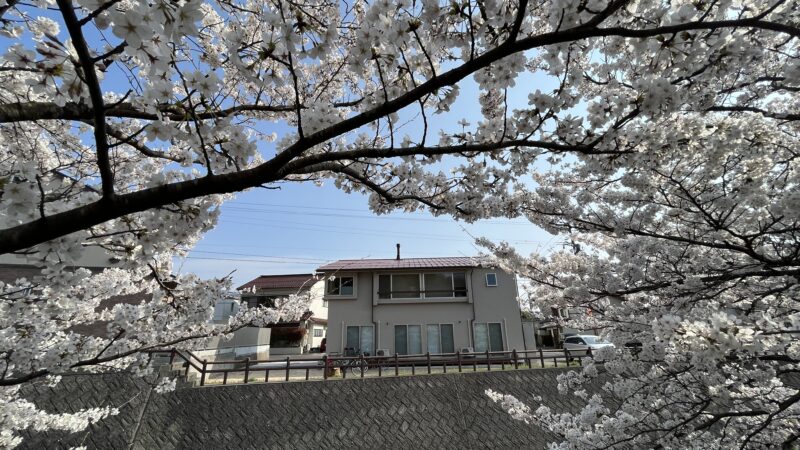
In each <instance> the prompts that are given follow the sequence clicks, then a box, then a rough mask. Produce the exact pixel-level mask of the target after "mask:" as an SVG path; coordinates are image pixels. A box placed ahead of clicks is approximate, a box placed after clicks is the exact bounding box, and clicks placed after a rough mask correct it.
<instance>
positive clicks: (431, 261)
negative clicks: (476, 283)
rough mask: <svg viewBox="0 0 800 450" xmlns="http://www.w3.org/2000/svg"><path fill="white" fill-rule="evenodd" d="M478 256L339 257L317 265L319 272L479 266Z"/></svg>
mask: <svg viewBox="0 0 800 450" xmlns="http://www.w3.org/2000/svg"><path fill="white" fill-rule="evenodd" d="M480 265H481V264H480V259H479V258H471V257H468V256H451V257H444V258H401V259H340V260H339V261H334V262H332V263H329V264H325V265H324V266H321V267H319V268H318V269H317V270H318V271H319V272H332V271H337V270H392V269H450V268H466V267H480Z"/></svg>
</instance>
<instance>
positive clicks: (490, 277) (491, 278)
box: [486, 273, 497, 287]
mask: <svg viewBox="0 0 800 450" xmlns="http://www.w3.org/2000/svg"><path fill="white" fill-rule="evenodd" d="M486 285H487V286H489V287H494V286H497V274H496V273H487V274H486Z"/></svg>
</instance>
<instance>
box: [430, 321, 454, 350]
mask: <svg viewBox="0 0 800 450" xmlns="http://www.w3.org/2000/svg"><path fill="white" fill-rule="evenodd" d="M430 325H436V326H437V327H439V353H440V354H444V352H443V351H442V348H443V347H444V346H443V345H442V325H450V327H451V328H452V330H453V352H454V353H455V351H456V348H457V347H456V324H455V323H452V322H441V323H429V324H426V325H425V347H426V349H427V347H428V345H427V344H428V340H429V337H428V326H430Z"/></svg>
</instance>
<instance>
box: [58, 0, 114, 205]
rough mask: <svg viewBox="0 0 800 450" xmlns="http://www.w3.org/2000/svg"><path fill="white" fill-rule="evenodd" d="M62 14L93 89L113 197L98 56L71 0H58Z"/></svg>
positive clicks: (105, 180) (106, 185) (106, 190)
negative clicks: (84, 32) (88, 39)
mask: <svg viewBox="0 0 800 450" xmlns="http://www.w3.org/2000/svg"><path fill="white" fill-rule="evenodd" d="M56 3H57V4H58V8H59V9H60V10H61V15H62V16H63V17H64V24H65V25H66V26H67V30H68V31H69V35H70V37H71V38H72V45H73V46H74V47H75V52H76V53H77V54H78V59H79V60H80V63H81V68H82V69H83V80H84V81H85V82H86V88H87V89H88V90H89V97H90V98H91V100H92V109H93V114H92V116H93V117H92V119H93V121H94V140H95V146H96V147H97V166H98V168H99V169H100V177H101V181H102V186H103V196H104V197H106V198H108V199H111V198H113V197H114V173H113V171H112V170H111V160H110V159H109V154H108V136H107V134H106V117H105V104H104V103H103V91H101V90H100V81H99V80H98V79H97V72H95V70H94V59H93V58H92V55H91V53H89V46H88V45H87V44H86V39H84V37H83V31H82V30H81V24H80V22H79V21H78V17H77V16H76V15H75V9H74V8H73V7H72V1H71V0H56Z"/></svg>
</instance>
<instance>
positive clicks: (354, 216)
mask: <svg viewBox="0 0 800 450" xmlns="http://www.w3.org/2000/svg"><path fill="white" fill-rule="evenodd" d="M224 207H225V208H226V209H233V210H234V211H247V212H257V213H262V214H290V215H300V216H309V215H312V216H321V217H344V218H350V219H375V220H403V221H413V222H439V223H458V222H457V221H455V220H453V219H452V218H450V220H452V222H448V221H447V220H448V218H447V217H442V219H439V218H435V217H386V216H378V215H363V214H337V213H323V212H306V211H286V210H266V209H259V208H247V207H241V206H236V205H230V206H228V205H226V206H224ZM309 209H333V210H337V208H321V207H320V208H309ZM348 211H363V210H354V209H348ZM511 220H515V219H508V220H507V221H506V220H492V219H481V220H479V222H476V223H484V224H485V223H491V224H496V225H515V226H523V225H524V226H532V225H531V223H530V222H528V221H521V222H511Z"/></svg>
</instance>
